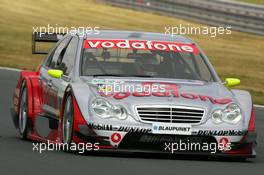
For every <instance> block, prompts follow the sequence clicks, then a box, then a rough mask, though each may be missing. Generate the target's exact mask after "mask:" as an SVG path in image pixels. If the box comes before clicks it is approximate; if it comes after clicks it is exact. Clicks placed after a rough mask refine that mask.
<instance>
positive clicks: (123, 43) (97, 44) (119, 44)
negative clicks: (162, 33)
mask: <svg viewBox="0 0 264 175" xmlns="http://www.w3.org/2000/svg"><path fill="white" fill-rule="evenodd" d="M83 48H85V49H98V48H107V49H115V48H119V49H140V50H160V51H174V52H187V53H193V54H199V49H198V48H197V47H196V46H195V45H194V44H185V43H176V42H161V41H142V40H95V39H87V40H85V41H84V45H83Z"/></svg>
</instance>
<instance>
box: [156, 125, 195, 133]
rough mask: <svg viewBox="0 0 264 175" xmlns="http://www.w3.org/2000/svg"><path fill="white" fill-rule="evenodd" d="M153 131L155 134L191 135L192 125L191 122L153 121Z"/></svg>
mask: <svg viewBox="0 0 264 175" xmlns="http://www.w3.org/2000/svg"><path fill="white" fill-rule="evenodd" d="M152 133H153V134H173V135H191V134H192V127H191V125H190V124H178V123H177V124H176V123H153V124H152Z"/></svg>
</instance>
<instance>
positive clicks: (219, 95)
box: [83, 77, 235, 111]
mask: <svg viewBox="0 0 264 175" xmlns="http://www.w3.org/2000/svg"><path fill="white" fill-rule="evenodd" d="M83 81H84V82H85V83H86V84H87V85H88V86H89V89H90V92H91V93H92V94H93V95H94V96H97V97H103V98H106V99H107V100H109V101H110V102H111V103H113V104H121V105H124V106H127V107H128V108H133V107H135V106H141V105H174V106H191V107H200V108H204V109H206V110H207V111H210V110H211V109H212V108H215V107H219V106H223V105H227V104H228V103H230V102H232V101H235V99H234V96H233V94H232V92H231V91H229V90H228V89H227V88H226V87H225V86H223V85H222V84H221V83H219V82H203V81H192V80H175V79H173V80H172V79H152V78H151V79H146V78H138V79H137V80H135V79H133V78H119V77H118V78H108V77H107V78H104V77H102V78H97V79H94V78H84V79H83ZM120 82H121V83H122V85H123V86H130V87H131V86H137V87H139V86H140V85H142V83H143V84H146V83H147V84H151V83H152V84H153V83H154V84H163V85H165V87H166V88H165V89H166V90H165V91H162V92H163V93H151V95H142V93H135V92H128V91H124V92H122V93H121V92H109V93H102V89H101V88H102V87H106V85H108V86H111V85H113V83H116V84H118V83H120ZM168 87H169V88H168ZM131 110H132V109H131Z"/></svg>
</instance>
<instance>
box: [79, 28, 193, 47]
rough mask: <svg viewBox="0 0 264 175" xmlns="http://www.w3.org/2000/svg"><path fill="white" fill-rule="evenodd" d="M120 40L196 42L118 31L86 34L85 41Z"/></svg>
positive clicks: (161, 34)
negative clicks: (90, 39)
mask: <svg viewBox="0 0 264 175" xmlns="http://www.w3.org/2000/svg"><path fill="white" fill-rule="evenodd" d="M88 38H92V39H120V40H150V41H168V42H179V43H186V44H187V43H188V44H193V43H194V42H193V41H192V40H191V39H189V38H187V37H185V36H182V35H169V34H165V33H153V32H141V31H118V30H100V31H99V33H98V32H89V33H86V34H85V36H84V39H88Z"/></svg>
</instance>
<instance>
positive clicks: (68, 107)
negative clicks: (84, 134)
mask: <svg viewBox="0 0 264 175" xmlns="http://www.w3.org/2000/svg"><path fill="white" fill-rule="evenodd" d="M73 115H74V110H73V101H72V96H71V95H68V96H67V98H66V100H65V105H64V111H63V117H62V143H63V144H71V142H72V132H73V121H74V118H73Z"/></svg>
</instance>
